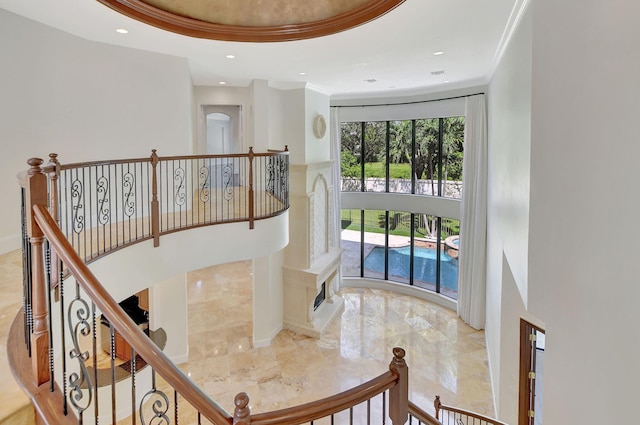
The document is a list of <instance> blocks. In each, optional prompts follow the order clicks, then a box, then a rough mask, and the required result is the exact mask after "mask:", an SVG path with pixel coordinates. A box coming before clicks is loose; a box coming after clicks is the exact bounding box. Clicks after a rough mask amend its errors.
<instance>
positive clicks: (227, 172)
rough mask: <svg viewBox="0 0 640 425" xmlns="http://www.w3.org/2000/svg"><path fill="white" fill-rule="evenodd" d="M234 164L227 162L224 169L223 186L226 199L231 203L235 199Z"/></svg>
mask: <svg viewBox="0 0 640 425" xmlns="http://www.w3.org/2000/svg"><path fill="white" fill-rule="evenodd" d="M232 178H233V163H229V162H227V163H226V164H225V165H224V166H223V167H222V184H223V186H224V199H225V200H227V201H230V200H231V199H233V187H232V185H233V182H232Z"/></svg>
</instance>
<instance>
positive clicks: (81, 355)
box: [67, 283, 93, 422]
mask: <svg viewBox="0 0 640 425" xmlns="http://www.w3.org/2000/svg"><path fill="white" fill-rule="evenodd" d="M74 313H75V319H74ZM89 315H90V310H89V304H87V302H86V301H85V300H83V299H82V298H81V297H80V285H79V284H77V283H76V295H75V298H74V299H73V300H72V301H71V303H70V304H69V307H68V309H67V320H68V322H69V330H70V331H71V342H72V343H73V348H72V349H71V350H70V351H69V357H70V358H71V359H72V360H74V359H75V360H77V362H78V368H79V369H80V371H79V372H72V373H71V374H69V402H70V403H71V406H73V408H74V409H75V410H76V413H77V415H78V418H79V419H80V422H82V417H83V413H84V411H85V410H87V408H88V407H89V406H90V405H91V401H92V397H93V392H92V389H93V383H92V382H91V376H90V375H89V371H88V370H87V366H86V365H85V361H86V360H87V359H88V358H89V352H88V351H84V352H83V351H81V349H80V340H79V338H80V337H86V336H88V335H89V333H90V332H91V325H90V324H89V322H88V319H89ZM76 321H77V322H76ZM74 322H76V323H74ZM85 383H86V387H87V389H88V391H86V393H85V392H83V390H82V387H83V386H84V385H85Z"/></svg>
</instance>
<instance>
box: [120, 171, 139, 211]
mask: <svg viewBox="0 0 640 425" xmlns="http://www.w3.org/2000/svg"><path fill="white" fill-rule="evenodd" d="M135 184H136V178H135V177H134V175H133V174H131V173H130V172H129V171H127V172H126V173H124V175H123V176H122V208H123V212H124V214H125V215H126V216H127V217H131V216H132V215H133V213H134V212H135V211H136V198H135V190H134V189H135Z"/></svg>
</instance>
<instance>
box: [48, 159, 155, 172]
mask: <svg viewBox="0 0 640 425" xmlns="http://www.w3.org/2000/svg"><path fill="white" fill-rule="evenodd" d="M139 162H149V158H148V157H147V158H131V159H110V160H107V161H104V160H100V161H88V162H74V163H71V164H60V171H62V170H72V169H74V168H82V167H94V166H97V165H114V164H131V163H139Z"/></svg>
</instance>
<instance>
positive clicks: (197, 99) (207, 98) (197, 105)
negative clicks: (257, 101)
mask: <svg viewBox="0 0 640 425" xmlns="http://www.w3.org/2000/svg"><path fill="white" fill-rule="evenodd" d="M206 105H218V106H221V105H224V106H240V125H239V126H238V130H239V134H238V135H237V136H238V138H239V140H240V145H241V146H240V147H239V151H240V152H247V151H248V149H249V146H250V144H248V143H249V142H247V140H246V138H247V134H248V132H249V130H248V128H249V124H250V123H249V122H248V119H247V115H248V113H249V112H248V111H249V109H250V106H251V102H250V95H249V89H248V88H246V87H224V86H223V87H210V86H195V87H194V88H193V110H194V117H193V125H194V129H195V131H194V132H195V134H196V137H195V140H194V148H193V152H196V153H204V152H205V151H206V146H205V143H206V142H205V126H206V122H205V121H206V120H205V117H204V113H203V110H202V107H203V106H206Z"/></svg>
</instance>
